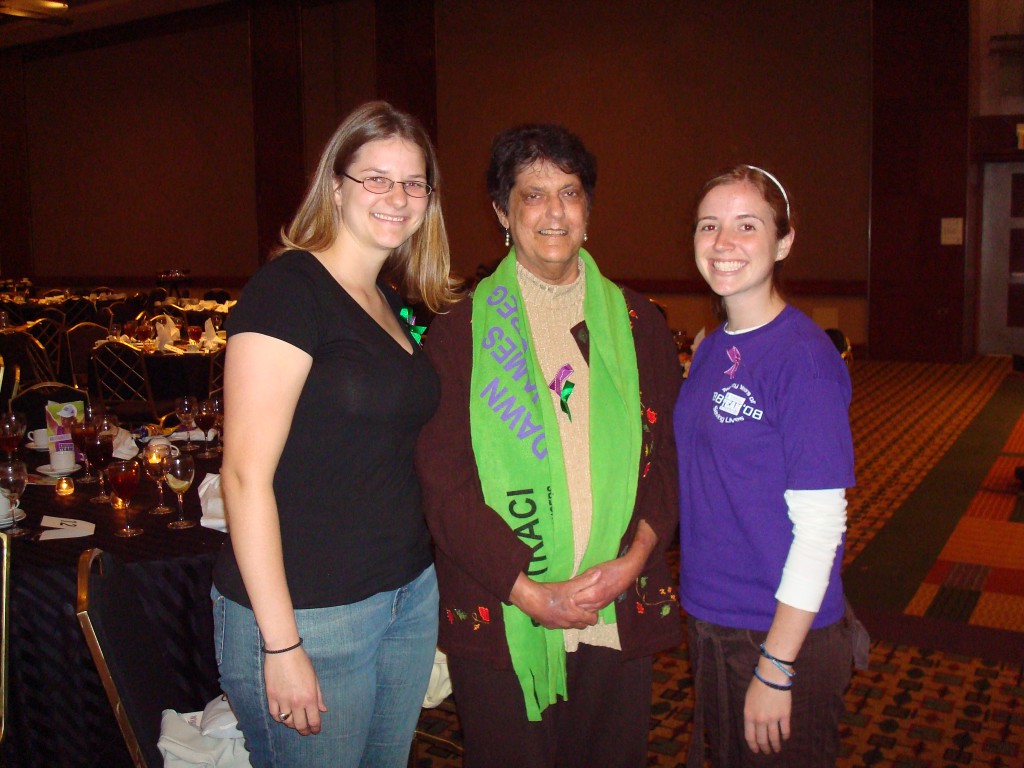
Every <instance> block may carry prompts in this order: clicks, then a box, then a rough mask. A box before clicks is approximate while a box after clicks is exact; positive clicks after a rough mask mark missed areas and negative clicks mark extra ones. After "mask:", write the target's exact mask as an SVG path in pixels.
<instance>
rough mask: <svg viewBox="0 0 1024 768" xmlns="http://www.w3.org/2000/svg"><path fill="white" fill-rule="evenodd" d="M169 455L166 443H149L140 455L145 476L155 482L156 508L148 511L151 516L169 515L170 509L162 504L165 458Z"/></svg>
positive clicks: (165, 469)
mask: <svg viewBox="0 0 1024 768" xmlns="http://www.w3.org/2000/svg"><path fill="white" fill-rule="evenodd" d="M170 455H171V446H169V445H167V444H166V443H149V444H148V445H147V446H146V450H145V452H144V453H143V455H142V458H143V460H144V461H145V464H146V474H147V475H149V477H150V479H151V480H153V481H154V482H156V494H157V500H156V506H155V507H153V508H152V509H151V510H149V514H151V515H166V514H169V513H170V511H171V508H170V507H168V506H167V505H166V504H164V484H163V479H164V475H165V474H167V457H168V456H170Z"/></svg>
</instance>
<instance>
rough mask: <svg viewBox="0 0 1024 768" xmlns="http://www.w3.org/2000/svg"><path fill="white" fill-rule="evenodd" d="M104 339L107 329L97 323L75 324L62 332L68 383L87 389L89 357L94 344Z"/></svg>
mask: <svg viewBox="0 0 1024 768" xmlns="http://www.w3.org/2000/svg"><path fill="white" fill-rule="evenodd" d="M105 338H107V329H106V328H104V327H103V326H102V325H100V324H99V323H91V322H84V323H77V324H76V325H73V326H71V327H70V328H68V329H67V330H66V331H65V332H64V343H65V347H66V349H65V351H66V353H67V361H68V366H67V368H68V372H69V377H70V381H71V383H72V384H74V385H75V386H76V387H82V388H83V389H85V388H88V387H89V356H90V355H91V354H92V350H93V347H95V346H96V342H97V341H102V340H103V339H105ZM91 391H92V390H91Z"/></svg>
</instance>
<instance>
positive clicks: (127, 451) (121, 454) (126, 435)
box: [114, 427, 139, 459]
mask: <svg viewBox="0 0 1024 768" xmlns="http://www.w3.org/2000/svg"><path fill="white" fill-rule="evenodd" d="M138 455H139V446H138V445H137V444H136V443H135V436H134V435H133V434H132V433H131V432H129V431H128V430H127V429H123V428H122V427H118V428H117V434H116V435H114V458H115V459H134V458H135V457H136V456H138Z"/></svg>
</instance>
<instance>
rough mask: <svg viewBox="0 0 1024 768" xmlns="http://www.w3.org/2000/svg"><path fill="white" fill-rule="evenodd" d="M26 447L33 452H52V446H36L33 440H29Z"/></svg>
mask: <svg viewBox="0 0 1024 768" xmlns="http://www.w3.org/2000/svg"><path fill="white" fill-rule="evenodd" d="M25 447H26V448H28V449H30V450H33V451H48V450H50V446H48V445H36V444H35V443H34V442H32V441H31V440H29V441H28V442H27V443H25Z"/></svg>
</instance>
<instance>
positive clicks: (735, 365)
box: [723, 347, 740, 379]
mask: <svg viewBox="0 0 1024 768" xmlns="http://www.w3.org/2000/svg"><path fill="white" fill-rule="evenodd" d="M726 354H727V355H729V359H730V360H731V361H732V367H731V368H729V369H728V370H726V371H723V373H726V374H728V375H729V378H730V379H731V378H733V377H734V376H735V375H736V371H737V370H739V367H740V351H739V350H738V349H736V347H729V349H728V351H727V352H726Z"/></svg>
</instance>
